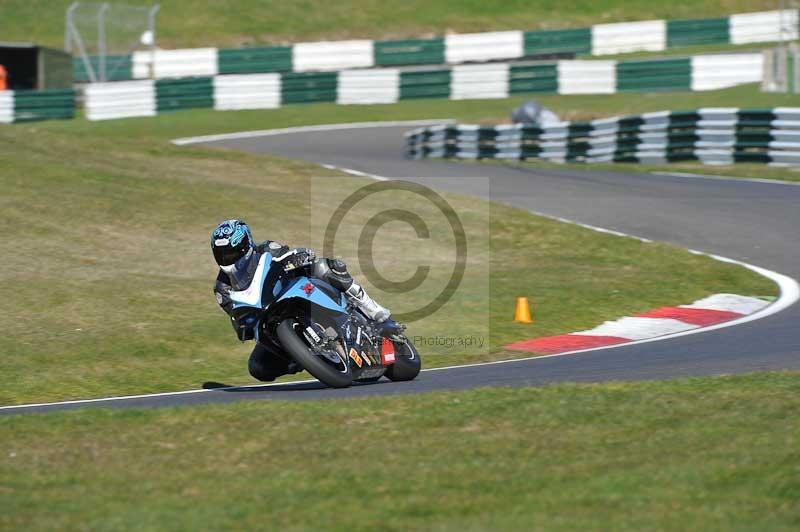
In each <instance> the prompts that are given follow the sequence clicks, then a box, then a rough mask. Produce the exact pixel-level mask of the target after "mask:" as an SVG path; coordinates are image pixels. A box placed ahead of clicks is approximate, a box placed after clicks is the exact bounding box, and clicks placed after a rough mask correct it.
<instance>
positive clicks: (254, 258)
mask: <svg viewBox="0 0 800 532" xmlns="http://www.w3.org/2000/svg"><path fill="white" fill-rule="evenodd" d="M259 257H260V255H258V254H257V253H253V252H250V253H248V254H246V255H245V256H244V257H242V258H241V259H239V260H237V261H236V262H235V263H233V264H231V265H230V266H221V268H222V270H223V271H224V272H225V273H227V274H228V278H229V279H230V281H231V288H233V289H234V290H236V291H241V290H247V288H248V287H249V286H250V283H252V282H253V277H254V276H255V273H256V270H257V269H258V262H259V260H258V259H259Z"/></svg>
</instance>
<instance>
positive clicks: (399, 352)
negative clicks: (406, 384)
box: [385, 341, 422, 382]
mask: <svg viewBox="0 0 800 532" xmlns="http://www.w3.org/2000/svg"><path fill="white" fill-rule="evenodd" d="M394 354H395V361H394V364H392V365H391V366H389V367H388V368H387V369H386V374H385V375H386V377H387V378H388V379H389V380H391V381H395V382H399V381H410V380H413V379H414V378H416V376H417V375H419V372H420V370H421V369H422V359H421V358H420V356H419V352H418V351H417V348H416V347H414V344H412V343H411V342H410V341H406V343H404V344H401V343H395V344H394Z"/></svg>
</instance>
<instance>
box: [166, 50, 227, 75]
mask: <svg viewBox="0 0 800 532" xmlns="http://www.w3.org/2000/svg"><path fill="white" fill-rule="evenodd" d="M154 60H155V63H154V65H153V72H154V74H155V77H156V78H180V77H188V76H216V75H217V49H216V48H187V49H183V50H156V51H155V54H154Z"/></svg>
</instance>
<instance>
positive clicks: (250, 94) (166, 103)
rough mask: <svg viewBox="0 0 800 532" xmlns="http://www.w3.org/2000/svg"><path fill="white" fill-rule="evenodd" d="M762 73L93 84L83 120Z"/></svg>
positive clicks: (631, 87)
mask: <svg viewBox="0 0 800 532" xmlns="http://www.w3.org/2000/svg"><path fill="white" fill-rule="evenodd" d="M762 77H763V55H762V54H761V53H741V54H715V55H705V56H695V57H691V58H683V59H659V60H649V61H641V60H637V61H620V62H617V61H604V60H594V61H591V60H587V61H582V60H579V61H556V62H551V63H538V62H537V63H483V64H469V65H455V66H452V67H445V68H416V69H410V70H408V69H406V70H403V69H397V68H379V69H367V70H365V69H354V70H342V71H339V72H336V71H334V72H285V73H281V74H278V73H271V74H233V75H222V76H196V77H191V78H176V79H159V80H139V81H126V82H114V83H95V84H90V85H87V87H86V90H85V95H86V98H85V102H86V116H87V117H88V118H89V120H105V119H112V118H126V117H131V116H153V115H154V114H158V113H162V112H167V111H176V110H181V109H192V108H214V109H218V110H229V109H269V108H274V107H280V106H283V105H288V104H296V103H313V102H331V103H334V102H335V103H339V104H380V103H394V102H397V101H401V100H408V99H415V98H445V99H454V100H463V99H485V98H507V97H508V96H510V95H514V94H612V93H618V92H652V91H689V90H712V89H719V88H724V87H731V86H734V85H739V84H742V83H755V82H759V81H761V79H762Z"/></svg>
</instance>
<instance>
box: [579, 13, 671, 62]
mask: <svg viewBox="0 0 800 532" xmlns="http://www.w3.org/2000/svg"><path fill="white" fill-rule="evenodd" d="M666 48H667V23H666V22H665V21H663V20H645V21H642V22H623V23H618V24H597V25H595V26H592V55H610V54H622V53H627V52H639V51H648V52H660V51H662V50H666Z"/></svg>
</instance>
